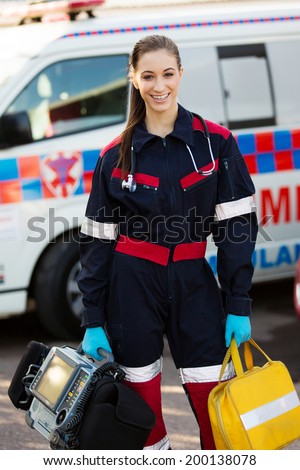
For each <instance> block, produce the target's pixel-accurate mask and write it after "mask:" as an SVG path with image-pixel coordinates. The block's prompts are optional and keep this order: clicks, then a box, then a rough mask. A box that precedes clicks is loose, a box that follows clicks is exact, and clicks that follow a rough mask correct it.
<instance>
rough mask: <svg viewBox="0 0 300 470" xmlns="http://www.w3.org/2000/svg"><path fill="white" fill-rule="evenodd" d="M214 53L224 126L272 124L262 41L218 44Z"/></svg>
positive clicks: (273, 116) (272, 97) (268, 83)
mask: <svg viewBox="0 0 300 470" xmlns="http://www.w3.org/2000/svg"><path fill="white" fill-rule="evenodd" d="M218 54H219V60H220V73H221V82H222V83H223V93H224V103H225V113H226V118H227V122H226V124H227V126H228V127H229V128H230V129H241V128H246V127H257V126H269V125H274V124H275V105H274V94H273V87H272V82H271V78H270V69H269V64H268V60H267V56H266V51H265V46H264V44H250V45H242V46H225V47H219V48H218Z"/></svg>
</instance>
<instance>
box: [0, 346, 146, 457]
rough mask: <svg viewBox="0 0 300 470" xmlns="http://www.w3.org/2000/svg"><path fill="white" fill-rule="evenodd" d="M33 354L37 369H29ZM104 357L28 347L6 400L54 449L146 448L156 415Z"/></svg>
mask: <svg viewBox="0 0 300 470" xmlns="http://www.w3.org/2000/svg"><path fill="white" fill-rule="evenodd" d="M32 350H35V357H36V356H37V354H36V351H37V350H40V352H41V355H40V357H38V361H37V362H38V364H33V363H31V360H32ZM100 353H101V354H102V355H104V356H105V358H104V361H101V362H98V361H95V360H94V359H92V358H89V357H87V356H86V355H84V353H83V351H82V350H81V347H79V348H78V349H74V348H71V347H69V346H62V347H52V348H51V349H50V348H48V347H47V346H45V345H42V343H36V342H34V341H33V342H31V343H29V345H28V346H27V350H26V353H25V355H24V356H23V358H22V360H21V362H20V364H19V366H18V368H17V371H16V373H15V376H14V378H13V380H12V382H11V385H10V387H9V391H8V394H9V397H10V399H11V401H12V402H13V404H14V405H15V406H16V408H21V409H23V410H25V411H26V415H25V421H26V423H27V424H28V426H29V427H31V428H33V429H36V430H37V431H38V432H39V433H40V434H42V435H43V436H44V437H45V438H46V439H47V440H48V441H49V443H50V447H51V448H52V449H142V448H143V445H144V443H145V441H146V439H147V437H148V435H149V433H150V431H151V429H152V427H153V426H154V423H155V417H154V413H153V412H152V410H151V409H150V408H149V407H148V405H147V404H146V403H145V402H144V400H142V398H141V397H140V396H139V395H137V394H136V392H134V391H133V390H132V389H130V388H129V387H126V386H125V385H124V384H122V383H121V381H122V380H123V379H124V376H125V373H124V371H123V370H122V369H121V368H120V367H119V365H118V364H116V363H115V362H113V358H112V356H111V355H109V354H108V353H106V352H105V351H102V350H101V351H100ZM25 369H26V372H25V373H24V371H25ZM20 382H21V384H22V386H21V387H20ZM99 405H101V406H100V407H99Z"/></svg>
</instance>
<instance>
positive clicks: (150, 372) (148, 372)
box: [120, 357, 163, 383]
mask: <svg viewBox="0 0 300 470" xmlns="http://www.w3.org/2000/svg"><path fill="white" fill-rule="evenodd" d="M162 365H163V358H162V357H160V358H159V359H157V361H155V362H153V363H152V364H149V365H148V366H144V367H125V366H122V364H120V367H121V369H123V370H124V372H125V380H128V382H136V383H138V382H149V381H150V380H152V379H154V377H156V376H157V374H159V373H161V371H162Z"/></svg>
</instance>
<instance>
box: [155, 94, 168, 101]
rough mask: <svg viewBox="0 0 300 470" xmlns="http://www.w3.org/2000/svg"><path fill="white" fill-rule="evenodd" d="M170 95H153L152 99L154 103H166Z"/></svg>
mask: <svg viewBox="0 0 300 470" xmlns="http://www.w3.org/2000/svg"><path fill="white" fill-rule="evenodd" d="M169 94H170V93H165V94H164V95H151V98H152V99H154V101H157V102H160V101H166V99H167V98H168V96H169Z"/></svg>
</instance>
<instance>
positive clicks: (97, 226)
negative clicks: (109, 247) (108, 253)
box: [80, 217, 118, 240]
mask: <svg viewBox="0 0 300 470" xmlns="http://www.w3.org/2000/svg"><path fill="white" fill-rule="evenodd" d="M80 232H81V233H83V234H84V235H89V236H90V237H94V238H101V239H103V240H116V238H117V233H118V224H112V223H110V224H109V223H103V222H96V221H95V220H92V219H89V218H88V217H85V218H84V220H83V223H82V226H81V229H80Z"/></svg>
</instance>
